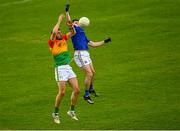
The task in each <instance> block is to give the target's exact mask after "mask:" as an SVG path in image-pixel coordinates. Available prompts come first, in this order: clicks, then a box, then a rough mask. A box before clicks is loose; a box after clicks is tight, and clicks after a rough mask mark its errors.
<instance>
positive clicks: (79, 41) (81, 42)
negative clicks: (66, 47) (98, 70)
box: [71, 25, 89, 50]
mask: <svg viewBox="0 0 180 131" xmlns="http://www.w3.org/2000/svg"><path fill="white" fill-rule="evenodd" d="M74 28H75V30H76V34H75V35H74V36H72V37H71V40H72V43H73V46H74V50H88V49H89V48H88V43H89V40H88V38H87V37H86V34H85V32H84V30H83V29H82V28H81V27H80V26H76V25H75V26H74Z"/></svg>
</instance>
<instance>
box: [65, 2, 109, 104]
mask: <svg viewBox="0 0 180 131" xmlns="http://www.w3.org/2000/svg"><path fill="white" fill-rule="evenodd" d="M68 10H69V5H66V6H65V11H66V17H67V20H68V21H70V22H71V17H70V15H69V12H68ZM72 22H73V27H74V29H75V31H76V34H75V35H74V36H73V37H71V40H72V43H73V46H74V50H75V52H74V60H75V63H76V64H77V66H78V67H80V68H81V69H82V70H83V71H84V72H85V80H84V85H85V94H84V100H86V101H87V102H88V103H89V104H93V103H94V101H93V100H92V99H91V98H90V93H91V94H93V95H94V96H98V95H97V94H96V92H95V90H94V87H93V80H94V79H93V78H94V74H95V70H94V67H93V64H92V60H91V58H90V54H89V52H88V50H89V47H88V46H91V47H98V46H101V45H103V44H104V43H108V42H111V38H110V37H108V38H106V39H105V40H102V41H98V42H93V41H91V40H89V39H88V38H87V36H86V34H85V31H84V29H83V28H82V27H81V26H80V25H79V21H78V20H73V21H72Z"/></svg>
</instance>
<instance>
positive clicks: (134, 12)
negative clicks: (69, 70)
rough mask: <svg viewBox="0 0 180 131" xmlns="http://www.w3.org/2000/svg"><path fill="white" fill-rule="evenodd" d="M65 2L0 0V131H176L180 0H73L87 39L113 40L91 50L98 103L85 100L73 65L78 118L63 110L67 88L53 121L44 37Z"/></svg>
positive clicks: (51, 75)
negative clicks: (86, 23)
mask: <svg viewBox="0 0 180 131" xmlns="http://www.w3.org/2000/svg"><path fill="white" fill-rule="evenodd" d="M65 4H66V1H65V0H51V1H48V0H15V1H14V0H1V1H0V28H1V29H0V49H1V51H0V56H1V57H0V63H1V65H0V129H2V130H4V129H59V130H61V129H72V130H73V129H99V130H100V129H180V124H179V122H180V117H179V116H180V104H179V103H180V96H179V94H180V88H179V87H180V83H179V80H180V75H179V74H180V54H179V51H180V42H179V41H180V28H179V27H180V8H179V7H180V1H179V0H89V1H85V0H76V1H74V0H70V4H71V8H70V14H71V16H72V18H79V17H81V16H87V17H89V19H90V20H91V25H90V27H89V28H87V30H86V31H87V36H88V37H89V39H91V40H102V39H104V38H105V37H106V36H111V37H112V39H113V42H112V43H110V44H107V45H104V46H102V47H99V48H96V49H90V53H91V57H92V60H93V63H94V66H95V69H96V76H95V88H96V90H97V92H99V93H100V95H101V96H100V97H99V98H94V101H95V104H94V105H88V104H87V103H86V102H85V101H84V100H83V99H82V96H83V78H84V75H83V73H82V72H81V71H80V70H79V69H78V68H77V66H76V65H75V64H74V63H72V66H73V68H74V71H75V72H76V74H77V75H78V79H79V85H80V89H81V93H80V97H79V101H78V105H77V107H76V111H77V113H78V117H79V122H74V121H72V120H71V119H70V118H69V117H68V116H67V115H66V111H67V110H68V109H69V98H70V92H71V89H70V88H69V86H68V87H67V94H66V96H65V98H64V99H63V103H62V106H61V109H60V110H61V113H60V114H61V122H62V123H61V124H60V125H55V124H54V123H53V122H52V118H51V112H52V111H53V105H54V99H55V95H56V93H57V86H56V83H55V80H54V68H53V67H54V65H53V64H54V63H53V59H52V56H51V54H50V52H49V48H48V45H47V40H48V39H49V35H50V31H51V29H52V28H53V26H54V24H55V23H56V21H57V17H58V14H59V13H60V12H62V11H63V10H64V5H65ZM64 25H65V24H63V26H62V30H63V32H66V31H68V29H67V27H65V26H64ZM69 46H70V51H71V52H72V55H73V49H72V44H71V41H69Z"/></svg>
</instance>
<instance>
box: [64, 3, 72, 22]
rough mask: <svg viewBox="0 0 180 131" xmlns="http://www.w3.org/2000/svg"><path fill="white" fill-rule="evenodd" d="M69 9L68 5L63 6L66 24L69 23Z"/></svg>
mask: <svg viewBox="0 0 180 131" xmlns="http://www.w3.org/2000/svg"><path fill="white" fill-rule="evenodd" d="M69 7H70V5H69V4H66V5H65V11H66V19H67V22H69V21H71V17H70V14H69Z"/></svg>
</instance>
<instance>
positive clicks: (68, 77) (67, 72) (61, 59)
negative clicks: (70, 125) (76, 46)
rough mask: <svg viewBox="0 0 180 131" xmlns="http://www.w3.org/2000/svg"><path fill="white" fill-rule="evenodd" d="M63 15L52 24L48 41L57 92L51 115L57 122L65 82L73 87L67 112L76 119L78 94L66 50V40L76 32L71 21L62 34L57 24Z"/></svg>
mask: <svg viewBox="0 0 180 131" xmlns="http://www.w3.org/2000/svg"><path fill="white" fill-rule="evenodd" d="M63 17H64V15H63V14H61V15H60V16H59V18H58V22H57V24H56V25H55V26H54V28H53V31H52V33H51V36H50V40H49V41H48V44H49V47H50V51H51V53H52V55H53V58H54V61H55V78H56V81H57V85H58V94H57V95H56V99H55V105H54V112H53V113H52V117H53V120H54V122H55V123H57V124H59V123H60V119H59V109H60V103H61V101H62V99H63V97H64V95H65V90H66V82H67V81H68V82H69V83H70V85H71V87H72V89H73V91H72V95H71V101H70V103H71V105H70V109H69V111H68V112H67V114H68V115H69V116H70V117H71V118H72V119H74V120H78V118H77V117H76V114H75V105H76V102H77V98H78V95H79V86H78V81H77V78H76V75H75V73H74V72H73V70H72V67H71V66H70V65H69V63H70V53H69V51H68V45H67V40H68V39H69V38H70V37H72V36H73V35H74V34H75V33H76V32H75V30H74V28H73V26H72V24H71V23H69V24H68V25H69V27H70V28H71V30H70V32H68V33H67V34H65V35H63V34H62V33H61V31H60V30H59V26H60V24H61V22H62V20H63Z"/></svg>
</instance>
